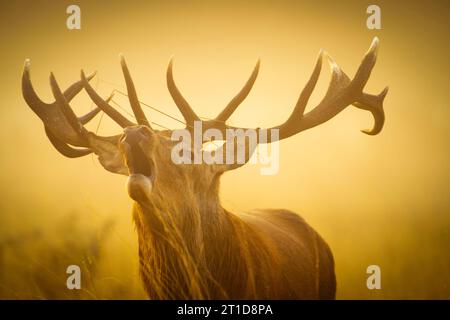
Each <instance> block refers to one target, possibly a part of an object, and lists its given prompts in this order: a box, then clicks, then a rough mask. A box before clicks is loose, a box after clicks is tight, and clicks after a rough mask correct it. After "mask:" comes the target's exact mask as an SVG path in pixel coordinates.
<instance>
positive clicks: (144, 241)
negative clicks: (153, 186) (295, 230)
mask: <svg viewBox="0 0 450 320" xmlns="http://www.w3.org/2000/svg"><path fill="white" fill-rule="evenodd" d="M218 187H219V177H218V176H217V177H216V178H214V179H213V181H212V182H211V184H209V185H203V184H201V183H196V182H194V183H193V184H192V185H191V186H188V187H186V185H185V186H184V187H183V188H181V189H178V188H177V187H176V186H175V188H171V190H177V194H176V196H171V195H170V194H167V193H169V190H165V192H163V190H155V191H154V192H153V193H152V199H151V201H142V202H139V203H135V207H134V220H135V223H136V227H137V231H138V240H139V259H140V272H141V277H142V279H143V282H144V285H145V289H146V291H147V293H148V295H149V297H150V298H151V299H228V298H232V299H240V298H241V299H242V298H252V297H256V292H259V294H258V296H261V293H262V295H263V296H264V292H266V291H267V292H268V291H269V289H270V290H271V292H272V293H273V291H274V290H276V289H275V288H262V287H259V286H258V283H267V282H268V281H267V280H268V279H258V278H257V276H256V274H259V275H261V274H263V275H266V277H267V275H270V274H271V272H270V270H271V268H273V267H274V265H273V264H274V262H273V253H271V252H270V249H269V246H268V245H267V244H265V242H264V241H263V239H262V237H260V236H259V235H258V233H257V232H256V231H255V230H253V229H252V228H250V227H249V226H247V225H246V224H245V223H244V222H243V221H242V220H241V219H240V218H238V217H237V216H235V215H234V214H232V213H229V212H227V211H226V210H225V209H223V208H222V207H221V205H220V202H219V196H218ZM172 192H173V191H172ZM167 199H171V201H167ZM270 256H272V261H271V259H269V257H270ZM256 269H259V271H262V272H255V271H257V270H256ZM261 269H263V270H261ZM264 270H267V272H264ZM230 271H232V272H230ZM269 282H270V283H277V282H276V281H269Z"/></svg>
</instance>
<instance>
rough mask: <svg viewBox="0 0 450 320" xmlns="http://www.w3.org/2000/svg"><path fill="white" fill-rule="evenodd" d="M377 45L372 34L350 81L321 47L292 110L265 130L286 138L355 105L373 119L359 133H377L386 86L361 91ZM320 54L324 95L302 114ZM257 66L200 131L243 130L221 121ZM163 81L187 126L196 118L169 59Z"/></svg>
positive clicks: (249, 83)
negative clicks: (327, 76)
mask: <svg viewBox="0 0 450 320" xmlns="http://www.w3.org/2000/svg"><path fill="white" fill-rule="evenodd" d="M378 45H379V40H378V38H376V37H375V38H374V39H373V41H372V44H371V46H370V48H369V50H368V51H367V53H366V54H365V56H364V59H363V61H362V62H361V65H360V66H359V68H358V71H357V72H356V74H355V76H354V78H353V80H350V78H349V77H348V76H347V75H346V74H345V73H344V72H343V71H342V70H341V69H340V68H339V67H338V65H337V64H336V63H335V62H334V61H333V59H332V58H331V57H330V56H329V55H328V54H327V53H325V52H324V51H322V50H321V51H320V53H319V57H318V59H317V62H316V65H315V68H314V71H313V73H312V75H311V77H310V79H309V81H308V82H307V84H306V86H305V87H304V89H303V91H302V92H301V94H300V97H299V99H298V101H297V104H296V106H295V108H294V111H293V112H292V114H291V115H290V116H289V118H288V119H287V120H286V121H285V122H284V123H283V124H281V125H278V126H275V127H272V128H269V129H268V130H271V129H278V130H279V138H278V140H282V139H286V138H288V137H290V136H292V135H295V134H297V133H299V132H301V131H304V130H306V129H310V128H313V127H315V126H317V125H320V124H322V123H324V122H326V121H328V120H330V119H331V118H333V117H334V116H336V115H337V114H338V113H339V112H341V111H342V110H344V109H345V108H346V107H347V106H349V105H354V106H355V107H357V108H360V109H364V110H368V111H370V112H371V113H372V115H373V117H374V120H375V124H374V126H373V128H372V129H371V130H362V132H364V133H366V134H369V135H376V134H378V133H379V132H380V131H381V130H382V128H383V125H384V110H383V100H384V98H385V96H386V94H387V91H388V88H387V87H386V88H385V89H384V90H383V91H382V92H381V93H380V94H378V95H372V94H367V93H364V92H363V91H362V90H363V88H364V86H365V85H366V83H367V81H368V79H369V77H370V73H371V71H372V69H373V67H374V65H375V62H376V58H377V51H378ZM324 56H325V57H326V58H327V59H328V61H329V63H330V67H331V70H332V75H331V81H330V84H329V87H328V90H327V93H326V94H325V97H324V98H323V99H322V101H321V102H320V103H319V104H318V105H317V106H316V107H315V108H314V109H312V110H311V111H310V112H308V113H306V114H305V113H304V111H305V108H306V105H307V103H308V100H309V97H310V96H311V94H312V91H313V90H314V88H315V86H316V84H317V80H318V78H319V75H320V71H321V69H322V59H323V57H324ZM258 69H259V61H258V63H257V64H256V66H255V69H254V70H253V73H252V75H251V76H250V78H249V80H248V81H247V83H246V85H245V86H244V88H243V89H242V90H241V91H240V92H239V94H238V95H236V97H235V98H234V99H233V100H232V101H231V102H230V103H229V104H228V105H227V107H226V108H225V109H224V110H223V111H222V112H221V113H220V114H219V116H217V117H216V118H215V119H213V120H209V121H203V124H202V127H203V129H204V130H206V129H209V128H215V129H219V130H220V131H221V132H222V133H223V134H225V133H226V132H225V131H226V129H244V130H247V128H237V127H232V126H228V125H226V124H225V121H226V120H227V119H228V118H229V117H230V116H231V114H232V113H233V112H234V111H235V110H236V108H237V107H238V106H239V104H240V103H241V102H242V101H243V100H244V99H245V98H246V97H247V95H248V93H249V92H250V89H251V88H252V86H253V84H254V82H255V79H256V76H257V74H258ZM167 82H168V87H169V91H170V93H171V94H172V97H173V98H174V100H175V102H176V104H177V106H178V108H179V109H180V111H181V112H182V114H183V116H184V118H185V119H186V122H187V126H188V127H190V126H191V124H192V122H193V121H194V120H198V119H199V117H198V116H197V115H196V114H195V113H194V112H193V111H192V108H191V107H190V106H189V104H188V103H187V102H186V100H185V99H184V98H183V97H182V95H181V93H180V92H179V90H178V88H177V87H176V86H175V83H174V81H173V78H172V61H171V62H170V64H169V68H168V71H167ZM264 142H267V143H269V142H274V141H273V140H271V139H270V138H269V139H268V140H267V141H264ZM264 142H263V143H264Z"/></svg>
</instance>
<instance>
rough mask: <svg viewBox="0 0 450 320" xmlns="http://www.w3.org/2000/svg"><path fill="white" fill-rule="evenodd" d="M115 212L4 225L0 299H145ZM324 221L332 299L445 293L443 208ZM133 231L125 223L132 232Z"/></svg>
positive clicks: (449, 254) (449, 237) (447, 234)
mask: <svg viewBox="0 0 450 320" xmlns="http://www.w3.org/2000/svg"><path fill="white" fill-rule="evenodd" d="M117 219H120V217H116V218H115V219H113V218H107V219H103V221H100V222H96V223H92V218H90V217H89V216H88V215H86V214H79V213H73V212H71V213H67V214H64V215H62V216H61V217H60V218H59V219H58V220H57V221H55V222H54V223H53V224H51V225H49V226H48V225H46V226H45V227H41V228H39V227H36V226H34V227H31V228H29V230H27V231H22V232H21V233H20V234H9V235H7V233H5V232H4V234H2V237H1V238H0V298H1V299H144V298H146V296H145V293H144V291H143V289H142V287H141V284H140V279H139V275H138V261H137V260H138V257H137V247H136V244H135V243H133V242H132V241H130V240H129V239H125V238H127V237H126V236H125V237H124V236H123V234H122V235H121V231H120V228H119V226H118V224H117V223H116V220H117ZM405 221H408V222H405ZM327 225H328V226H330V228H329V229H325V230H322V231H323V232H322V233H323V235H324V237H325V238H326V239H327V241H328V243H330V245H331V247H332V250H333V252H334V255H335V260H336V272H337V281H338V291H337V298H338V299H431V298H433V299H448V298H450V281H449V266H450V251H449V250H448V244H449V243H450V231H449V230H450V221H449V219H448V217H447V216H446V215H445V214H443V215H434V216H433V217H432V219H430V218H429V217H424V216H423V215H417V216H413V215H411V216H410V218H409V219H407V220H406V219H403V218H402V217H401V216H398V217H395V216H389V217H387V216H385V217H383V218H381V217H380V216H379V215H378V216H369V217H361V218H355V217H352V218H351V219H348V220H340V221H336V223H329V224H327ZM331 226H333V227H332V228H331ZM133 232H134V231H133ZM133 232H132V230H129V234H130V235H131V237H132V238H133ZM71 264H76V265H79V266H80V268H81V274H82V280H81V282H82V289H81V290H68V289H67V288H66V279H67V276H68V275H67V274H66V272H65V271H66V268H67V266H68V265H71ZM371 264H378V265H379V266H380V267H381V273H382V274H381V276H382V281H381V286H382V289H381V290H368V289H367V288H366V279H367V276H368V275H367V274H366V273H365V270H366V268H367V266H368V265H371Z"/></svg>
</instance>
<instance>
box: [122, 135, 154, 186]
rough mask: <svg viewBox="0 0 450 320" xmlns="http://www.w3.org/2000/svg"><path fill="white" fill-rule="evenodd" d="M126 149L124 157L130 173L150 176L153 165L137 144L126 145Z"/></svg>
mask: <svg viewBox="0 0 450 320" xmlns="http://www.w3.org/2000/svg"><path fill="white" fill-rule="evenodd" d="M127 149H128V150H127V155H126V159H127V166H128V170H129V172H130V175H132V174H142V175H144V176H146V177H148V178H151V177H152V175H153V165H152V163H151V161H150V160H149V159H148V158H147V157H146V155H145V154H144V151H143V150H142V148H141V147H140V146H139V144H138V143H137V144H133V145H128V148H127Z"/></svg>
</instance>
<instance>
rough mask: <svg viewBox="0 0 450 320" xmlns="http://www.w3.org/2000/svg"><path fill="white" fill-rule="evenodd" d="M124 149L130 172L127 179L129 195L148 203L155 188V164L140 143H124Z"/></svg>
mask: <svg viewBox="0 0 450 320" xmlns="http://www.w3.org/2000/svg"><path fill="white" fill-rule="evenodd" d="M123 147H124V149H125V161H126V164H127V167H128V171H129V176H128V179H127V189H128V194H129V196H130V197H131V198H132V199H134V200H136V201H138V202H141V201H146V200H148V199H150V196H151V192H152V188H153V182H154V170H153V168H154V166H153V162H152V161H151V159H149V158H148V157H147V156H146V155H145V153H144V151H143V149H142V148H141V146H140V143H133V144H128V143H124V144H123Z"/></svg>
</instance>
